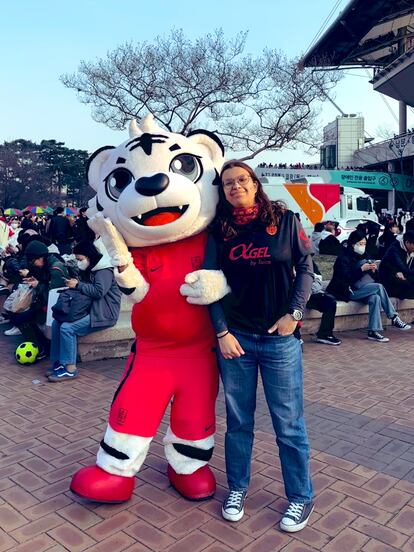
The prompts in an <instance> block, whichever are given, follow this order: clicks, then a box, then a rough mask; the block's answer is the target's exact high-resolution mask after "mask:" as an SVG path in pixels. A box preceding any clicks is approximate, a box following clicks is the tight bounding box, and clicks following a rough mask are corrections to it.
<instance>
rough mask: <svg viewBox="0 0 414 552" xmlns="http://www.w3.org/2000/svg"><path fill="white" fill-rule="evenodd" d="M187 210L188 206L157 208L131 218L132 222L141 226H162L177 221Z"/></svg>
mask: <svg viewBox="0 0 414 552" xmlns="http://www.w3.org/2000/svg"><path fill="white" fill-rule="evenodd" d="M187 209H188V205H180V206H179V207H158V208H157V209H152V211H147V212H146V213H142V215H138V216H136V217H132V220H133V221H134V222H136V223H137V224H141V225H142V226H163V225H164V224H169V223H170V222H174V221H175V220H178V219H179V218H180V217H181V216H182V215H183V214H184V213H185V212H186V211H187Z"/></svg>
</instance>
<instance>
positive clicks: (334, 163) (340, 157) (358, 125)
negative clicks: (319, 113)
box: [320, 113, 365, 169]
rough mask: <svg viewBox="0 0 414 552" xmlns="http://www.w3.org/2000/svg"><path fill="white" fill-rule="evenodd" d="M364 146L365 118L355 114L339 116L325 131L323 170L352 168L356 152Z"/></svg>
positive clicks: (322, 157) (321, 163) (322, 155)
mask: <svg viewBox="0 0 414 552" xmlns="http://www.w3.org/2000/svg"><path fill="white" fill-rule="evenodd" d="M364 144H365V138H364V118H363V117H358V116H357V115H355V114H354V113H352V114H351V115H344V116H338V117H337V118H336V119H335V121H332V123H329V124H328V125H327V126H326V127H325V128H324V129H323V144H322V146H321V148H320V153H321V162H320V165H321V168H324V169H345V168H346V167H351V166H352V164H353V163H352V160H353V156H354V152H355V150H357V149H360V148H363V147H364Z"/></svg>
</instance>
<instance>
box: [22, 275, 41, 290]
mask: <svg viewBox="0 0 414 552" xmlns="http://www.w3.org/2000/svg"><path fill="white" fill-rule="evenodd" d="M23 283H24V284H28V285H29V286H30V287H31V288H35V287H37V286H38V285H39V280H36V278H33V276H31V277H30V278H23Z"/></svg>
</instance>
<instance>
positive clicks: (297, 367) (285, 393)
mask: <svg viewBox="0 0 414 552" xmlns="http://www.w3.org/2000/svg"><path fill="white" fill-rule="evenodd" d="M310 252H311V245H310V241H309V239H308V238H307V236H306V234H305V233H304V231H303V229H302V227H301V224H300V222H299V221H298V219H297V218H296V217H295V216H294V214H293V213H292V212H291V211H287V210H285V209H284V208H283V207H282V206H281V205H280V204H279V203H271V202H270V201H269V199H268V197H267V196H266V194H265V193H264V191H263V188H262V185H261V183H260V181H259V180H258V178H257V176H256V175H255V173H254V171H253V170H252V169H251V168H250V167H249V166H248V165H246V164H245V163H242V162H239V161H231V162H228V163H227V164H226V165H225V166H224V167H223V169H222V172H221V185H220V187H219V203H218V206H217V214H216V218H215V220H214V221H213V224H212V235H211V237H210V241H209V244H208V250H207V257H206V263H205V268H220V269H222V270H223V272H224V274H225V275H226V278H227V280H228V283H229V285H230V287H231V289H232V292H231V293H230V294H229V295H227V296H226V297H224V299H223V300H222V301H221V302H220V303H215V304H213V305H211V307H210V312H211V315H212V319H213V324H214V327H215V329H216V334H217V338H218V343H219V347H220V354H219V366H220V373H221V378H222V381H223V387H224V394H225V400H226V409H227V432H226V440H225V452H226V467H227V479H228V484H229V490H230V492H229V494H228V496H227V498H226V500H225V501H224V503H223V507H222V515H223V517H224V519H226V520H228V521H238V520H239V519H241V518H242V517H243V514H244V501H245V497H246V493H247V489H248V486H249V481H250V467H251V454H252V446H253V427H254V411H255V406H256V388H257V378H258V371H259V367H260V372H261V376H262V381H263V386H264V391H265V396H266V401H267V404H268V406H269V410H270V414H271V418H272V422H273V427H274V429H275V432H276V436H277V437H276V442H277V444H278V446H279V455H280V461H281V465H282V473H283V479H284V483H285V490H286V495H287V498H288V500H289V507H288V508H287V510H286V512H285V514H284V515H283V518H282V520H281V523H280V527H281V529H282V530H284V531H289V532H295V531H299V530H300V529H303V528H304V527H305V526H306V524H307V522H308V519H309V516H310V514H311V512H312V509H313V503H312V495H313V493H312V483H311V479H310V474H309V444H308V438H307V434H306V428H305V421H304V418H303V374H302V352H301V346H300V343H299V340H298V339H297V337H296V336H295V333H296V335H297V323H298V321H299V320H300V319H301V318H302V312H303V310H304V308H305V304H306V301H307V299H308V297H309V294H310V289H311V284H312V265H311V260H310V257H309V253H310ZM293 269H295V270H296V277H295V278H294V276H293Z"/></svg>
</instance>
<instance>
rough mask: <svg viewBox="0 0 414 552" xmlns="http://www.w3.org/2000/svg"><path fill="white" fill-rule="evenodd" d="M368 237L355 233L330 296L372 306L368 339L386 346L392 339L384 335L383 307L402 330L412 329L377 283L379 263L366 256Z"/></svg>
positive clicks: (338, 264) (341, 259)
mask: <svg viewBox="0 0 414 552" xmlns="http://www.w3.org/2000/svg"><path fill="white" fill-rule="evenodd" d="M366 243H367V241H366V238H365V235H364V234H363V233H362V232H360V231H359V230H354V231H353V232H351V234H350V235H349V238H348V243H347V247H346V249H344V251H343V253H342V254H341V255H340V256H339V257H338V258H337V259H336V261H335V264H334V271H333V276H332V279H331V281H330V282H329V284H328V287H327V288H326V293H329V294H331V295H333V296H334V297H335V298H336V299H338V300H340V301H346V302H348V301H359V302H362V303H368V307H369V320H368V339H371V340H372V341H378V342H380V343H386V342H387V341H389V339H388V337H384V336H383V335H382V334H381V331H382V330H383V327H382V321H381V307H382V308H383V310H384V312H385V314H386V315H387V317H388V318H389V319H390V320H391V321H392V325H393V326H395V327H396V328H398V329H400V330H410V329H411V326H410V325H409V324H406V323H405V322H403V321H402V320H401V318H400V317H399V316H398V314H397V311H396V310H395V308H394V305H393V304H392V303H391V301H390V298H389V297H388V293H387V292H386V290H385V288H384V286H383V285H382V284H379V283H378V282H377V278H378V274H377V264H376V263H375V262H373V261H369V260H367V259H366V257H365V246H366Z"/></svg>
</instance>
